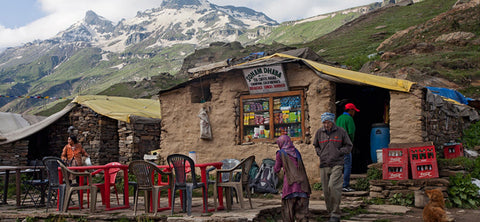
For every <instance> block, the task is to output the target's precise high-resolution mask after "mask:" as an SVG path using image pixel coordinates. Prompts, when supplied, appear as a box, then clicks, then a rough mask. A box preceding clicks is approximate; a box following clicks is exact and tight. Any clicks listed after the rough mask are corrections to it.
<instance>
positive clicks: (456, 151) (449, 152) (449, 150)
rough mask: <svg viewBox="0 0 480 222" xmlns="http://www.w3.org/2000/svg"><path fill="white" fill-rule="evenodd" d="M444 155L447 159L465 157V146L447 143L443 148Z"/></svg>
mask: <svg viewBox="0 0 480 222" xmlns="http://www.w3.org/2000/svg"><path fill="white" fill-rule="evenodd" d="M443 154H444V155H445V159H453V158H456V157H459V156H463V145H462V144H461V143H454V144H452V143H446V144H444V146H443Z"/></svg>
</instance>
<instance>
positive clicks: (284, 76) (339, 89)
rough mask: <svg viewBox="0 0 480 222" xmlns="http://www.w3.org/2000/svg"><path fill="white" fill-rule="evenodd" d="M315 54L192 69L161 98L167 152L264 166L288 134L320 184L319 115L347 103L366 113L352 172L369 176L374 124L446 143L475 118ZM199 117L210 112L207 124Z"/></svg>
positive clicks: (359, 120) (409, 86) (416, 89)
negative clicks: (277, 141)
mask: <svg viewBox="0 0 480 222" xmlns="http://www.w3.org/2000/svg"><path fill="white" fill-rule="evenodd" d="M313 54H314V53H312V52H311V51H309V50H308V49H299V50H292V51H287V52H284V53H277V54H275V55H272V56H267V57H264V58H261V59H257V60H253V61H249V62H246V63H243V64H239V65H235V66H225V65H222V66H219V67H215V66H214V65H215V64H212V65H208V66H206V67H205V68H203V69H202V67H197V68H195V69H192V70H194V73H191V74H192V78H191V79H190V80H189V81H187V82H185V83H182V84H180V85H177V86H175V87H172V88H170V89H167V90H163V91H160V92H159V99H160V103H161V110H162V123H161V125H162V131H163V132H162V134H161V145H160V147H161V151H160V154H161V155H162V156H163V157H166V156H167V155H169V154H172V153H183V154H188V153H189V152H190V151H195V152H196V154H197V159H198V160H199V161H201V162H211V161H220V160H222V159H227V158H236V159H242V158H245V157H248V156H250V155H255V156H256V162H257V163H260V162H261V161H262V159H264V158H273V159H274V158H275V153H276V151H277V150H278V147H277V145H276V144H275V138H276V137H278V135H280V134H282V133H286V134H289V135H290V136H291V137H292V140H294V144H295V146H296V147H297V148H298V149H299V151H300V152H301V154H302V156H303V159H304V162H305V165H306V166H305V167H306V169H307V174H308V176H309V177H310V178H311V180H310V182H312V183H314V182H318V181H319V178H320V177H319V168H318V166H319V159H318V157H317V155H316V153H315V150H314V147H313V145H312V144H311V143H312V140H313V136H314V134H315V132H316V130H317V129H318V128H320V127H321V120H320V119H321V118H320V115H321V114H322V113H323V112H327V111H328V112H333V113H336V114H337V115H339V114H341V113H342V112H343V108H342V107H343V105H344V104H345V102H353V103H354V104H355V105H356V106H357V107H358V108H359V109H360V112H359V113H357V114H356V115H355V122H356V128H357V130H356V135H355V143H354V151H353V169H352V171H353V172H352V173H365V172H366V171H367V166H368V165H369V164H371V163H372V162H373V161H372V158H371V147H370V136H371V131H372V126H373V124H376V123H383V124H387V126H388V129H389V142H390V143H406V142H424V141H431V140H434V141H433V142H434V143H438V144H442V143H443V142H444V141H448V140H451V139H455V138H457V137H458V135H459V133H461V130H462V129H463V128H464V127H466V126H468V124H469V122H470V121H471V119H469V116H465V117H463V116H462V117H461V118H446V116H450V117H451V116H452V115H453V116H457V117H458V116H459V115H461V114H458V112H457V111H455V112H444V110H443V108H442V107H443V106H436V105H430V103H428V102H427V100H426V98H427V92H428V90H426V88H424V87H423V86H419V85H417V84H415V83H413V82H410V81H407V80H402V79H394V78H388V77H382V76H375V75H370V74H365V73H359V72H354V71H350V70H345V69H341V68H337V67H332V66H327V65H324V64H321V63H320V62H318V61H321V60H320V59H318V58H319V56H318V55H316V56H315V55H313ZM312 55H313V56H312ZM216 64H223V63H216ZM225 64H226V63H225ZM192 70H190V71H192ZM435 112H436V114H432V113H435ZM200 113H202V114H203V115H202V116H203V117H205V113H206V114H207V116H208V117H207V118H206V120H205V118H203V119H201V118H199V114H200ZM475 118H478V113H477V117H475ZM446 121H447V122H446ZM205 123H208V124H205ZM205 125H206V126H207V127H205ZM446 125H448V126H449V127H445V126H446ZM201 126H203V127H201ZM450 126H454V127H450ZM434 134H435V135H434Z"/></svg>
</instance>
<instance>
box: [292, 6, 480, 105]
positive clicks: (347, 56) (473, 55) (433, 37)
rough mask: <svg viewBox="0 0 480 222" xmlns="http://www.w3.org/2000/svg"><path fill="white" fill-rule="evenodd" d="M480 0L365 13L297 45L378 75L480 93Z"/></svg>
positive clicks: (479, 95)
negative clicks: (312, 39) (316, 37)
mask: <svg viewBox="0 0 480 222" xmlns="http://www.w3.org/2000/svg"><path fill="white" fill-rule="evenodd" d="M479 16H480V1H478V0H471V1H468V0H460V1H457V0H437V1H432V0H425V1H422V2H419V3H416V4H413V5H406V6H399V5H395V6H391V7H385V8H382V9H379V10H375V11H373V12H371V13H368V14H366V15H363V16H361V17H359V18H358V19H355V20H353V21H351V22H349V23H347V24H345V25H344V26H342V27H340V28H338V29H336V30H335V31H333V32H331V33H329V34H327V35H324V36H322V37H320V38H318V39H316V40H314V41H312V42H309V43H307V44H302V45H299V46H302V47H304V46H306V47H310V48H312V49H314V50H315V51H317V52H318V53H319V55H320V56H322V57H324V58H326V59H327V60H331V61H337V62H339V63H341V64H346V65H347V66H349V67H350V68H352V69H355V70H360V71H362V72H366V73H372V74H375V75H383V76H390V77H395V78H402V79H409V80H412V81H416V82H418V83H419V84H422V85H426V86H436V87H448V88H453V89H457V90H459V91H460V92H462V93H464V94H465V95H467V96H469V97H472V98H475V99H479V98H480V72H479V71H478V70H479V68H480V59H479V58H480V44H479V41H480V25H479V24H480V23H479V21H480V17H479Z"/></svg>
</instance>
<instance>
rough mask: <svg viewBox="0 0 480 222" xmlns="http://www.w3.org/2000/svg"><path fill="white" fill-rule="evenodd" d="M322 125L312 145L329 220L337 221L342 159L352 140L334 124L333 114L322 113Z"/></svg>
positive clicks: (339, 212)
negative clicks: (318, 167)
mask: <svg viewBox="0 0 480 222" xmlns="http://www.w3.org/2000/svg"><path fill="white" fill-rule="evenodd" d="M321 118H322V125H323V126H322V127H321V128H320V129H319V130H318V131H317V132H316V133H315V140H314V141H313V146H314V147H315V151H316V152H317V156H319V157H320V179H321V182H322V189H323V194H324V196H325V204H326V206H327V211H328V213H329V214H330V220H329V222H339V221H340V216H341V210H340V201H341V199H342V184H343V177H342V174H343V159H344V155H345V154H348V153H350V152H351V151H352V146H353V145H352V141H350V138H349V137H348V134H347V132H346V131H345V130H344V129H343V128H341V127H338V126H336V125H335V114H333V113H329V112H326V113H323V114H322V116H321Z"/></svg>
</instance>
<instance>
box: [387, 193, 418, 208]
mask: <svg viewBox="0 0 480 222" xmlns="http://www.w3.org/2000/svg"><path fill="white" fill-rule="evenodd" d="M414 200H415V196H414V194H413V193H409V194H406V195H403V194H401V193H396V194H394V195H393V196H392V197H390V198H389V199H388V202H390V203H391V204H393V205H402V206H413V203H414Z"/></svg>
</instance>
